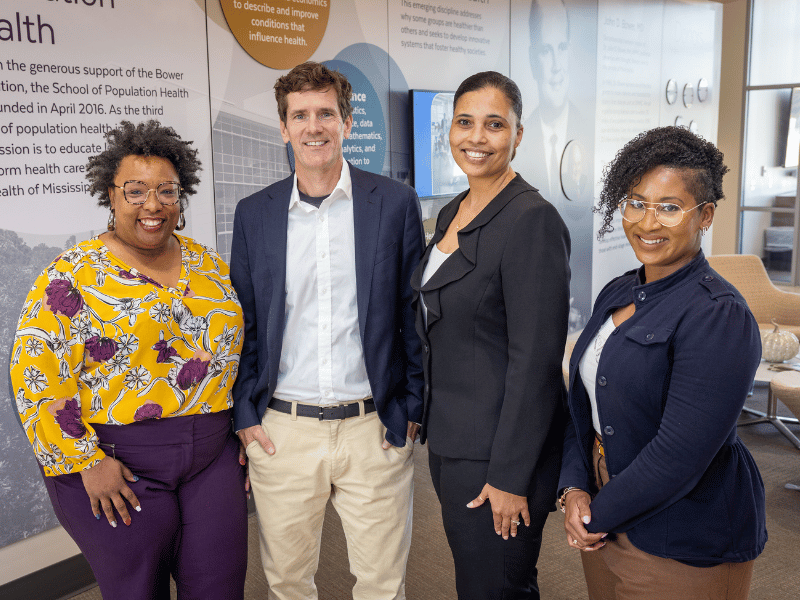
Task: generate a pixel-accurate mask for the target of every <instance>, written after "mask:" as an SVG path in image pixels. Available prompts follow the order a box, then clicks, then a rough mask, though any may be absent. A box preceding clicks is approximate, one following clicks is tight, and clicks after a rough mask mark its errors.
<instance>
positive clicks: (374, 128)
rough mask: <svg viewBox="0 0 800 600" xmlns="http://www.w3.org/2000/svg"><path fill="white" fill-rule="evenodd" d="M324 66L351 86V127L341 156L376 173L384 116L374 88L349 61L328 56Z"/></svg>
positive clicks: (382, 146) (381, 156)
mask: <svg viewBox="0 0 800 600" xmlns="http://www.w3.org/2000/svg"><path fill="white" fill-rule="evenodd" d="M325 66H326V67H328V68H329V69H333V70H335V71H339V72H340V73H341V74H342V75H344V76H345V77H347V80H348V81H349V82H350V85H351V86H352V87H353V95H352V97H351V99H350V103H351V104H352V105H353V128H352V129H351V130H350V137H349V138H348V139H346V140H345V141H344V144H343V146H342V150H343V152H344V158H345V160H347V161H349V162H350V164H351V165H353V166H355V167H358V168H359V169H364V170H365V171H369V172H370V173H377V174H379V175H380V173H381V171H382V170H383V161H384V158H385V156H386V119H385V118H384V115H383V109H382V108H381V101H380V98H378V94H377V93H375V88H374V87H372V84H371V83H370V81H369V79H367V77H366V75H364V73H362V72H361V69H359V68H358V67H356V66H354V65H352V64H351V63H349V62H345V61H343V60H328V61H325Z"/></svg>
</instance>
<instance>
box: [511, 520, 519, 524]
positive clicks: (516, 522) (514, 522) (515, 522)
mask: <svg viewBox="0 0 800 600" xmlns="http://www.w3.org/2000/svg"><path fill="white" fill-rule="evenodd" d="M511 522H512V523H513V524H514V525H519V521H514V520H512V521H511Z"/></svg>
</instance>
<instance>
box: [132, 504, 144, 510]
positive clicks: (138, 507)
mask: <svg viewBox="0 0 800 600" xmlns="http://www.w3.org/2000/svg"><path fill="white" fill-rule="evenodd" d="M133 508H134V509H135V510H136V512H142V505H141V504H140V505H139V506H134V507H133Z"/></svg>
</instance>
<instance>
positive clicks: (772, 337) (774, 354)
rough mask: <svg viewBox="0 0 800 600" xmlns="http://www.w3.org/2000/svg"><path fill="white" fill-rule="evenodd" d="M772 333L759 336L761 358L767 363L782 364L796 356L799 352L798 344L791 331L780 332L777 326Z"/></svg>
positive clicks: (799, 344)
mask: <svg viewBox="0 0 800 600" xmlns="http://www.w3.org/2000/svg"><path fill="white" fill-rule="evenodd" d="M772 324H773V325H775V329H774V330H773V331H767V332H765V333H762V334H761V357H762V358H763V359H764V360H765V361H767V362H784V361H786V360H789V359H790V358H794V357H795V356H797V352H798V350H800V342H799V341H797V336H796V335H795V334H793V333H792V332H791V331H781V330H780V329H779V328H778V324H777V323H776V322H775V321H774V320H773V321H772Z"/></svg>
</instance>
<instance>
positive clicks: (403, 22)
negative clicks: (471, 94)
mask: <svg viewBox="0 0 800 600" xmlns="http://www.w3.org/2000/svg"><path fill="white" fill-rule="evenodd" d="M508 10H509V0H499V1H498V2H491V3H489V2H485V3H484V2H474V1H471V0H426V1H424V2H411V1H410V0H392V1H391V2H389V3H388V11H389V12H388V23H389V30H388V35H389V53H390V54H391V55H392V57H393V58H394V59H395V60H396V61H397V64H398V66H399V68H400V70H401V71H402V72H403V73H404V74H405V76H406V78H407V80H408V83H409V85H411V87H414V88H418V89H429V90H437V89H453V90H454V89H456V88H457V87H458V84H459V83H461V81H463V80H464V79H465V78H466V77H467V76H469V75H472V74H473V73H477V72H479V71H489V70H494V71H499V72H501V73H504V74H508V65H509V29H508V22H509V20H508V18H509V12H508Z"/></svg>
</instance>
